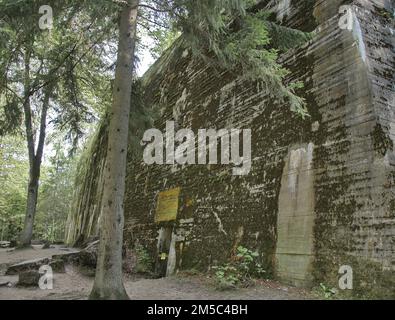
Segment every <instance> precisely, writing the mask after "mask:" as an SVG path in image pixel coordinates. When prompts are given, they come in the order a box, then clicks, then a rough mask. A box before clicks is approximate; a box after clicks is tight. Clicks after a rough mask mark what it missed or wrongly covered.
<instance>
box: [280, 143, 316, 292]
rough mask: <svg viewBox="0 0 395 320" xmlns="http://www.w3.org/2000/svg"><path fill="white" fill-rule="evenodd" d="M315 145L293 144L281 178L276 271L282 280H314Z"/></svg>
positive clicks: (300, 282) (297, 283) (295, 282)
mask: <svg viewBox="0 0 395 320" xmlns="http://www.w3.org/2000/svg"><path fill="white" fill-rule="evenodd" d="M313 151H314V145H313V144H312V143H310V144H309V145H307V146H294V147H292V148H291V150H290V152H289V154H288V156H287V158H286V160H285V166H284V171H283V176H282V179H281V189H280V194H279V206H278V216H277V245H276V274H277V276H278V277H279V278H280V279H281V280H283V281H290V279H291V280H292V282H293V283H294V284H296V285H307V284H310V283H311V282H312V280H313V277H312V271H313V267H312V263H313V259H314V234H313V229H314V220H315V212H314V199H315V195H314V171H313V170H312V164H313Z"/></svg>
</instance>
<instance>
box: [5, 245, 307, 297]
mask: <svg viewBox="0 0 395 320" xmlns="http://www.w3.org/2000/svg"><path fill="white" fill-rule="evenodd" d="M59 253H67V252H65V251H63V250H60V248H52V249H46V250H43V249H40V248H34V249H29V250H23V251H14V252H6V251H5V250H1V251H0V263H3V264H4V263H7V264H10V263H11V262H12V263H18V262H21V261H22V260H31V259H37V258H44V257H50V256H51V255H53V254H59ZM17 281H18V276H0V284H1V283H4V282H10V283H11V284H12V286H11V287H8V286H0V300H8V299H17V300H22V299H29V300H36V299H49V300H52V299H67V300H69V299H73V300H75V299H77V300H80V299H87V297H88V295H89V292H90V290H91V288H92V285H93V278H92V277H87V276H84V275H82V274H81V273H80V272H79V271H78V269H76V268H75V267H72V266H66V273H59V274H54V288H53V289H52V290H41V289H38V288H31V289H29V288H19V287H16V286H15V284H16V283H17ZM211 283H212V282H211V280H209V279H208V278H207V277H205V276H193V277H191V276H188V277H186V276H177V277H169V278H162V279H136V278H131V277H125V287H126V290H127V292H128V294H129V296H130V298H131V299H133V300H140V299H142V300H144V299H154V300H214V299H219V300H222V299H226V300H236V299H241V300H245V299H249V300H295V299H311V298H312V296H311V295H310V294H309V293H308V292H307V291H304V290H301V289H297V288H292V287H288V286H284V285H281V284H279V283H277V282H274V281H261V282H259V283H258V284H257V285H256V286H254V287H251V288H246V289H238V290H230V291H218V290H216V289H215V288H214V287H213V285H212V284H211Z"/></svg>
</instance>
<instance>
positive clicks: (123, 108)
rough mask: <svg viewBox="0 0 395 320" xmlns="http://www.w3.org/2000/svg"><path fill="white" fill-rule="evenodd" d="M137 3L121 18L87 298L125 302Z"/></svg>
mask: <svg viewBox="0 0 395 320" xmlns="http://www.w3.org/2000/svg"><path fill="white" fill-rule="evenodd" d="M138 4H139V1H138V0H128V5H126V6H125V8H124V9H123V10H122V13H121V19H120V27H119V42H118V57H117V67H116V71H115V82H114V91H113V102H112V106H111V110H110V123H109V132H108V134H109V136H108V147H107V156H106V164H105V169H104V187H103V199H102V207H101V215H100V216H101V218H100V244H99V252H98V261H97V266H96V276H95V282H94V284H93V289H92V292H91V294H90V297H89V298H90V299H107V300H121V299H128V296H127V293H126V290H125V287H124V285H123V279H122V244H123V226H124V208H123V201H124V193H125V177H126V161H127V159H126V155H127V147H128V133H129V114H130V96H131V88H132V81H133V63H134V61H133V60H134V51H135V38H136V28H137V11H138Z"/></svg>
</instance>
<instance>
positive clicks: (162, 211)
mask: <svg viewBox="0 0 395 320" xmlns="http://www.w3.org/2000/svg"><path fill="white" fill-rule="evenodd" d="M180 191H181V188H175V189H170V190H167V191H162V192H160V193H159V196H158V203H157V207H156V215H155V222H165V221H173V220H176V218H177V212H178V198H179V196H180Z"/></svg>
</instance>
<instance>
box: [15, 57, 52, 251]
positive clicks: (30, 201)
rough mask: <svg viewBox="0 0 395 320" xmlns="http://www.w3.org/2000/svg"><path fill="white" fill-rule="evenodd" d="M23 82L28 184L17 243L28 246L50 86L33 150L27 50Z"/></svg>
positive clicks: (45, 95)
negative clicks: (22, 220)
mask: <svg viewBox="0 0 395 320" xmlns="http://www.w3.org/2000/svg"><path fill="white" fill-rule="evenodd" d="M24 76H25V84H24V87H25V88H24V91H25V93H24V99H25V100H24V104H23V109H24V114H25V129H26V138H27V148H28V153H29V167H30V170H29V185H28V190H27V202H26V215H25V223H24V228H23V231H22V233H21V235H20V239H19V241H20V243H19V245H20V246H22V247H25V246H29V245H30V243H31V240H32V235H33V226H34V218H35V216H36V208H37V198H38V184H39V180H40V172H41V161H42V156H43V151H44V142H45V136H46V124H47V112H48V107H49V97H50V94H51V91H52V87H51V86H50V87H48V89H47V90H46V92H45V94H44V101H43V105H42V110H41V119H40V136H39V141H38V145H37V152H35V150H34V148H35V142H34V133H33V125H32V113H31V105H30V52H29V51H28V50H27V52H26V54H25V75H24Z"/></svg>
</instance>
